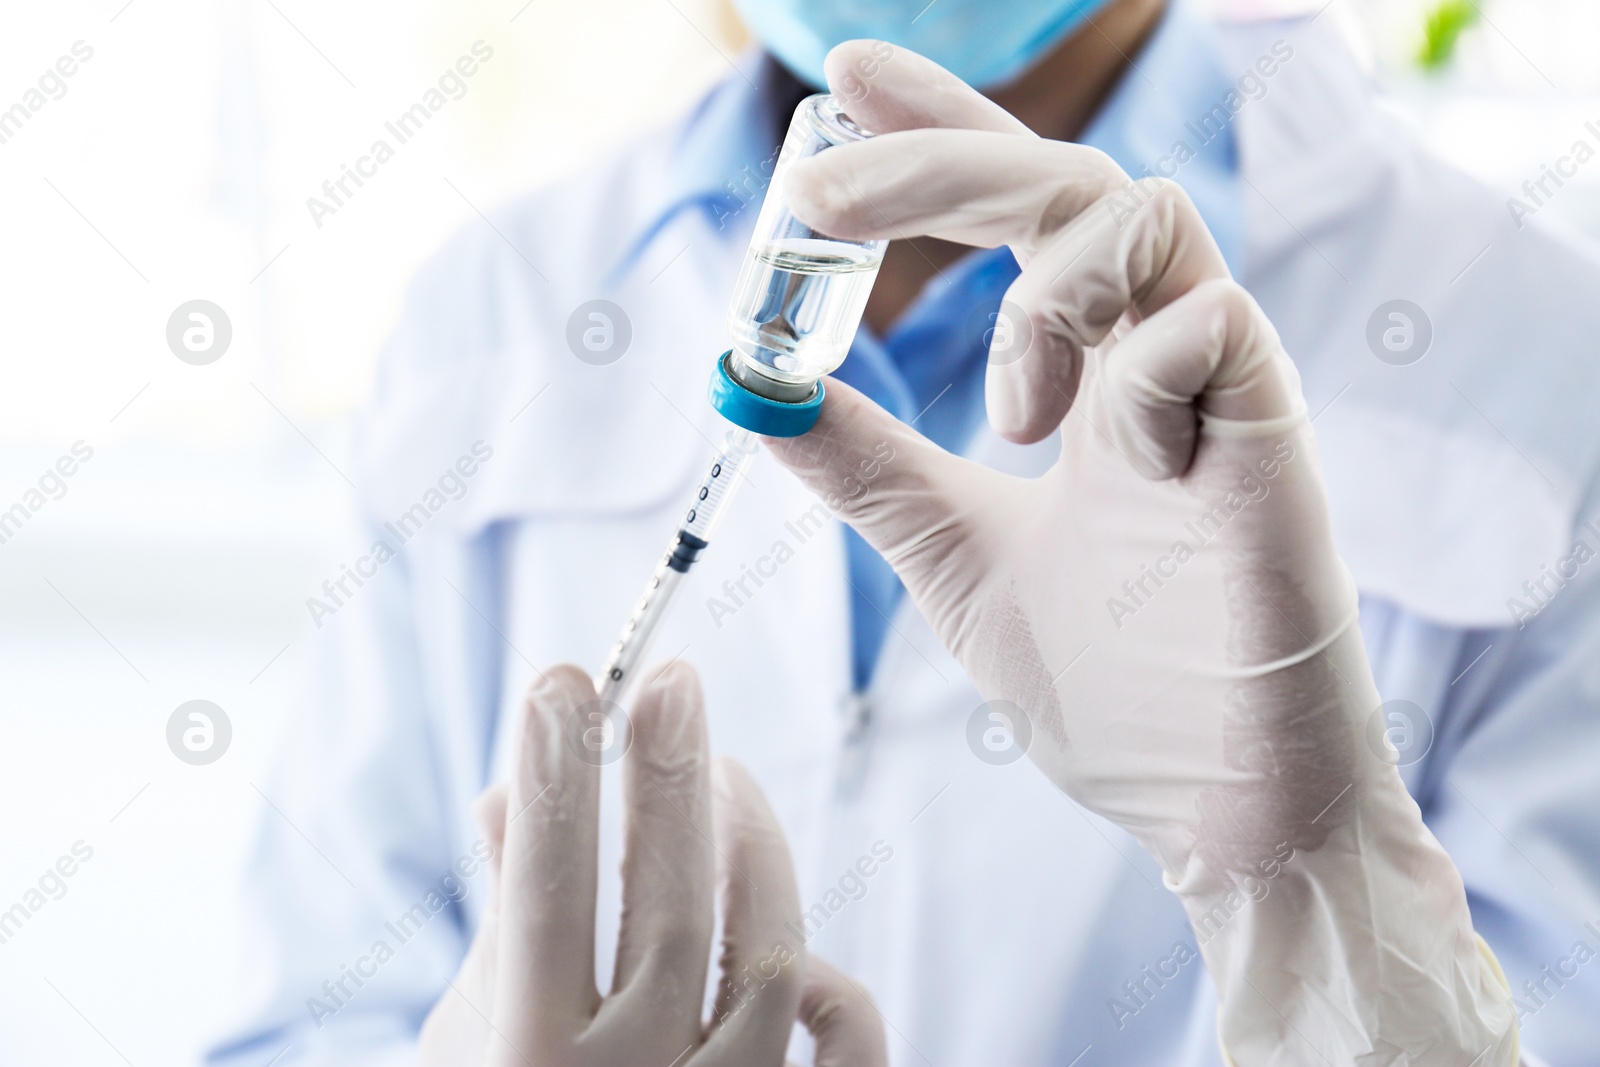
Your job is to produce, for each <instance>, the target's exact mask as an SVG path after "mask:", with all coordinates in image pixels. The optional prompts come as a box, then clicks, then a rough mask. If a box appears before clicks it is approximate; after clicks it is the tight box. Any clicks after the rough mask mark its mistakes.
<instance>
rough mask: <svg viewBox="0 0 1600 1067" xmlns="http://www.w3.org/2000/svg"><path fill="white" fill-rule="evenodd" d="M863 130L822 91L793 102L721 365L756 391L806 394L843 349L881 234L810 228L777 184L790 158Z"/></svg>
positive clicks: (873, 271)
mask: <svg viewBox="0 0 1600 1067" xmlns="http://www.w3.org/2000/svg"><path fill="white" fill-rule="evenodd" d="M871 136H872V134H870V133H868V132H866V131H865V130H863V129H861V128H860V127H859V126H857V125H856V124H855V123H853V122H851V121H850V117H849V116H848V115H846V114H845V113H844V111H843V109H842V108H841V107H840V106H839V102H838V101H837V100H835V99H834V98H833V97H832V96H829V95H828V94H827V93H818V94H817V95H815V96H809V97H807V98H806V99H805V100H802V101H801V102H800V106H799V107H797V108H795V112H794V118H793V120H791V122H790V123H789V133H788V135H787V136H786V137H785V138H784V143H783V149H782V151H780V152H779V154H778V163H777V167H776V168H775V169H774V171H773V174H772V181H771V183H770V184H769V185H768V187H767V195H766V199H765V200H764V201H763V202H762V204H761V214H760V216H759V217H758V218H757V219H756V228H755V234H754V235H753V236H752V237H751V238H750V247H749V249H748V250H747V251H746V252H745V259H744V265H743V267H742V268H741V270H740V272H739V283H738V285H737V287H736V288H735V290H734V297H733V303H732V305H731V306H730V307H729V309H728V328H729V332H730V333H731V334H732V338H733V353H732V355H731V356H729V357H728V364H727V366H728V370H729V372H730V373H731V375H732V376H733V378H734V379H735V380H736V381H738V383H739V384H740V385H742V386H744V387H745V388H746V389H749V390H750V391H751V392H753V393H756V394H757V395H759V396H762V397H765V398H767V399H769V400H777V401H782V402H785V403H795V402H801V401H805V400H807V399H808V398H810V397H811V396H812V395H813V393H814V392H815V389H816V383H817V381H818V379H820V378H821V377H822V376H823V375H824V374H827V373H828V372H830V371H832V370H834V369H835V368H836V367H838V366H839V364H841V363H843V362H844V358H845V355H846V354H847V353H848V352H849V351H850V342H851V340H852V339H854V337H855V333H856V328H857V327H858V326H860V325H861V315H862V313H863V312H864V311H865V310H866V307H867V297H868V295H869V294H870V293H871V292H872V283H873V282H874V281H875V280H876V279H877V277H878V267H879V266H880V265H881V264H882V263H883V252H884V249H885V248H887V247H888V244H889V242H888V241H887V240H873V241H846V240H840V239H839V238H836V237H830V236H829V235H827V234H824V233H819V232H817V231H816V230H813V229H812V228H811V227H809V226H807V225H806V224H805V223H803V222H801V221H800V220H799V219H797V218H795V216H794V215H793V213H791V212H790V210H789V203H788V198H787V197H786V196H785V190H784V183H785V180H786V179H787V177H788V171H789V168H790V167H791V166H792V165H793V163H794V161H795V160H797V159H806V158H809V157H811V156H814V155H816V154H817V153H818V152H825V151H827V150H828V149H829V148H832V147H834V146H835V145H841V144H848V143H850V142H852V141H862V140H865V139H867V138H868V137H871Z"/></svg>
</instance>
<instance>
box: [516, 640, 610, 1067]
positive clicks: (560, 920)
mask: <svg viewBox="0 0 1600 1067" xmlns="http://www.w3.org/2000/svg"><path fill="white" fill-rule="evenodd" d="M595 707H596V704H595V693H594V685H593V683H592V682H591V681H590V680H589V676H588V675H587V674H585V673H584V672H583V671H581V670H579V669H578V668H576V667H572V666H561V667H553V668H551V669H550V670H548V671H546V672H545V673H544V680H543V681H541V682H540V683H538V684H537V685H535V686H534V687H533V688H532V689H530V690H529V692H528V697H527V701H526V704H525V706H524V711H523V720H522V739H521V743H520V746H519V751H518V754H517V759H516V762H515V764H514V766H513V768H512V772H511V781H510V795H509V797H508V803H507V808H506V811H507V815H506V821H505V830H504V834H505V838H504V840H505V845H504V852H503V855H502V856H501V875H500V878H501V884H500V888H501V899H500V937H501V942H500V949H499V959H498V961H497V963H498V965H497V967H496V973H495V1004H494V1013H493V1018H494V1026H493V1030H494V1035H495V1036H494V1038H493V1039H492V1040H491V1042H490V1049H489V1056H488V1062H489V1063H490V1064H503V1065H506V1067H512V1065H520V1064H524V1063H526V1062H527V1061H528V1060H530V1059H532V1060H535V1061H538V1060H541V1059H558V1058H560V1057H562V1056H564V1055H566V1050H567V1048H568V1047H569V1046H570V1044H571V1043H572V1041H573V1040H574V1039H575V1038H576V1036H577V1035H578V1034H579V1033H581V1032H582V1030H583V1028H584V1027H585V1026H587V1025H588V1023H589V1020H590V1019H592V1018H593V1017H594V1013H595V1011H596V1009H597V1008H598V1007H599V1003H600V994H599V991H598V990H597V989H596V988H595V982H594V924H595V916H594V908H595V892H596V888H597V884H598V877H599V845H598V837H599V816H600V767H599V765H598V764H597V763H594V762H592V761H587V760H583V759H579V758H578V757H577V756H576V755H574V753H573V751H572V748H571V745H570V741H569V734H570V732H571V731H572V730H573V729H574V728H575V726H576V727H577V728H580V729H581V728H582V725H583V724H584V720H585V717H586V715H587V713H588V712H589V711H591V710H593V709H594V708H595Z"/></svg>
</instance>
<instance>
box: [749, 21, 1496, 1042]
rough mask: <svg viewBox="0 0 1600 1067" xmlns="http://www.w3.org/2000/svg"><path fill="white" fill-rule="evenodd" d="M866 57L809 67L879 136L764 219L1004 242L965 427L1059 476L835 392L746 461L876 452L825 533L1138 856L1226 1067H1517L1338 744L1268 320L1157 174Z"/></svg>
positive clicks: (1327, 546) (1456, 887)
mask: <svg viewBox="0 0 1600 1067" xmlns="http://www.w3.org/2000/svg"><path fill="white" fill-rule="evenodd" d="M871 47H874V42H850V43H847V44H845V45H841V46H840V47H839V48H837V49H835V50H834V52H833V53H832V54H831V56H830V57H829V60H828V71H829V78H830V84H831V85H832V86H833V87H834V91H835V92H836V93H838V94H840V95H841V97H843V98H844V99H847V100H848V101H849V103H848V105H847V110H848V111H849V113H850V115H851V117H852V118H853V119H854V120H855V121H856V122H858V123H859V124H861V125H862V126H864V127H866V128H868V129H872V130H874V131H877V132H878V134H879V136H877V137H876V138H873V139H872V140H869V141H865V142H862V143H859V144H851V145H846V146H843V147H839V148H835V149H831V150H829V151H827V152H824V153H822V154H820V155H818V156H817V157H815V158H813V159H808V160H805V161H802V162H799V163H796V164H795V165H794V167H793V169H792V170H791V171H790V173H789V178H788V183H789V184H788V186H787V189H786V192H787V195H788V198H789V202H790V204H791V206H792V207H793V210H794V211H795V213H796V214H797V215H799V216H800V217H801V218H802V219H804V220H805V221H806V222H807V223H809V224H811V225H812V226H814V227H816V228H817V229H819V230H821V231H823V232H825V233H830V234H834V235H836V236H839V237H842V238H852V239H860V238H868V237H888V238H901V237H907V236H912V235H918V234H928V235H933V236H936V237H940V238H944V239H948V240H953V241H959V242H962V243H965V244H970V245H980V246H989V247H993V246H996V245H999V244H1007V245H1009V246H1010V247H1011V248H1012V250H1013V251H1014V252H1015V253H1016V256H1017V258H1018V261H1019V262H1020V263H1021V264H1022V266H1023V271H1022V274H1021V276H1020V277H1019V278H1018V279H1017V280H1016V282H1015V283H1014V284H1013V285H1012V287H1011V289H1010V291H1009V293H1008V296H1007V302H1008V307H1007V309H1006V311H1005V313H1004V314H1005V316H1006V317H1008V318H1009V319H1010V321H1009V322H1006V321H1004V319H1002V321H1001V322H1000V323H998V324H997V329H996V335H995V339H994V341H993V344H992V346H991V350H990V365H989V368H988V372H987V383H986V391H987V400H988V411H989V419H990V422H991V423H992V424H993V425H994V426H995V428H996V429H997V430H998V431H999V432H1000V433H1002V434H1003V435H1004V436H1006V437H1007V438H1009V439H1011V440H1013V441H1017V442H1034V441H1038V440H1041V439H1043V438H1045V437H1046V436H1048V435H1049V434H1050V433H1052V432H1054V431H1055V430H1057V429H1058V428H1059V430H1060V434H1061V458H1060V461H1059V462H1058V463H1057V464H1056V465H1055V466H1054V467H1053V468H1052V469H1051V470H1050V471H1049V472H1048V473H1047V474H1046V475H1045V476H1043V477H1042V478H1039V479H1037V480H1023V479H1018V478H1014V477H1009V476H1005V475H1001V474H998V473H995V472H993V471H990V470H988V469H985V468H983V467H981V466H978V465H976V464H974V463H971V462H968V461H967V460H964V459H961V458H958V457H955V456H952V455H950V454H948V453H946V452H943V451H942V450H940V449H939V448H938V447H936V446H934V445H933V444H932V443H930V442H929V441H927V440H926V439H924V438H922V437H921V436H920V435H918V434H917V433H916V432H915V431H913V430H912V429H910V428H909V427H907V426H905V425H902V424H901V423H899V422H897V421H896V420H894V419H893V418H891V417H890V416H889V415H887V414H886V413H885V412H884V411H882V410H881V409H879V408H878V407H877V406H876V405H874V404H872V403H871V402H870V401H868V400H867V399H865V398H864V397H863V396H861V395H860V394H859V393H857V392H855V391H853V390H851V389H850V388H848V387H847V386H845V385H843V384H842V383H839V382H830V383H828V392H827V399H826V401H825V403H824V406H823V411H822V417H821V420H820V422H819V423H818V424H817V427H816V428H815V429H814V430H813V431H812V432H811V433H809V434H808V435H806V436H804V437H799V438H794V439H789V440H770V441H768V445H769V446H770V447H771V449H772V451H773V452H774V453H775V455H776V456H777V458H778V459H779V460H780V461H781V462H783V463H784V464H785V465H787V466H788V467H789V468H790V469H792V470H793V471H795V472H796V473H797V474H798V475H799V476H800V477H801V478H802V479H804V480H805V481H806V482H807V483H808V484H809V485H810V486H811V487H812V488H814V489H815V490H817V491H818V493H819V495H843V494H838V493H837V487H838V486H839V485H840V484H842V483H843V482H844V479H845V478H847V477H849V476H851V475H852V474H854V473H855V472H856V471H857V470H858V469H861V470H864V469H866V466H865V465H866V464H868V463H870V461H871V459H872V456H873V454H874V450H875V449H877V448H881V446H882V444H883V443H885V442H887V443H888V444H890V445H891V446H892V447H893V449H894V452H895V462H894V463H893V464H892V465H888V466H881V469H880V470H879V471H878V474H877V476H876V477H875V478H874V480H873V482H872V487H871V491H870V492H868V493H866V494H860V495H857V496H855V497H854V498H851V499H848V500H847V501H846V503H845V504H844V505H843V507H842V509H841V511H840V517H841V518H842V519H844V520H845V521H847V522H849V523H850V524H851V525H852V526H854V527H855V528H856V529H857V530H858V531H859V532H860V533H861V534H862V535H863V536H864V537H865V538H866V539H867V541H868V542H870V543H871V544H872V545H873V547H874V548H876V549H877V550H878V551H879V552H881V553H882V554H883V556H884V557H885V558H886V559H887V560H888V561H889V562H890V563H891V564H892V565H893V566H894V568H895V570H896V571H897V572H898V573H899V575H900V577H901V579H902V580H903V581H904V583H905V585H906V588H907V589H908V590H909V592H910V595H911V596H912V598H913V599H914V600H915V602H916V604H917V606H918V607H919V608H920V609H921V610H922V612H923V614H924V615H925V616H926V617H927V619H928V620H929V622H930V623H931V624H932V625H933V627H934V629H935V630H936V631H937V632H938V634H939V635H940V637H941V638H942V640H943V641H944V642H945V643H946V645H947V646H948V647H949V648H950V650H951V651H952V653H953V654H954V655H955V656H956V657H957V658H958V659H959V660H960V661H961V663H962V664H963V666H965V668H966V669H967V671H968V673H969V674H970V675H971V677H972V678H973V679H974V681H975V682H976V684H977V685H978V687H979V689H980V691H981V692H982V694H983V695H984V697H985V698H986V700H988V701H990V709H991V710H992V711H994V712H996V713H998V714H999V715H1000V716H1001V717H1002V718H1005V719H1008V720H1010V721H1012V722H1014V723H1015V729H1016V730H1017V731H1018V732H1023V731H1026V732H1028V733H1031V742H1030V745H1031V747H1030V749H1029V754H1030V755H1031V757H1032V758H1033V759H1034V760H1035V762H1036V763H1037V764H1038V765H1039V766H1040V767H1041V768H1042V769H1043V770H1044V772H1045V773H1046V774H1047V775H1049V777H1050V778H1051V779H1052V780H1053V781H1054V782H1055V783H1056V784H1057V785H1058V786H1059V787H1060V788H1061V789H1063V790H1064V791H1065V792H1066V793H1067V794H1069V795H1070V796H1071V797H1073V798H1074V799H1075V800H1077V801H1078V802H1080V803H1082V804H1083V805H1084V806H1085V807H1088V808H1089V809H1091V810H1093V811H1095V812H1098V813H1100V814H1101V815H1104V816H1105V817H1107V818H1109V819H1111V820H1113V821H1114V822H1116V823H1118V824H1119V825H1121V826H1122V827H1124V828H1126V829H1127V830H1128V831H1129V832H1131V833H1132V834H1134V835H1135V836H1136V837H1137V838H1138V839H1139V841H1140V842H1141V843H1142V844H1143V845H1144V846H1145V847H1146V848H1147V849H1148V850H1149V851H1150V852H1151V853H1152V854H1153V855H1154V856H1155V857H1156V859H1157V860H1158V861H1159V862H1160V864H1161V866H1162V868H1163V869H1164V871H1165V872H1166V879H1167V884H1168V886H1169V888H1171V889H1172V890H1173V891H1174V892H1175V893H1177V894H1178V895H1179V897H1180V898H1181V899H1182V901H1183V903H1184V905H1185V907H1186V908H1187V910H1188V913H1189V915H1190V918H1191V921H1192V923H1193V925H1194V927H1195V929H1196V934H1197V937H1198V938H1199V941H1200V944H1201V946H1202V952H1203V954H1204V956H1205V959H1206V961H1207V964H1208V967H1209V969H1210V972H1211V974H1212V977H1213V980H1214V982H1215V983H1216V986H1217V989H1218V993H1219V996H1220V1001H1221V1005H1220V1015H1219V1028H1220V1035H1221V1040H1222V1044H1223V1046H1224V1048H1225V1049H1226V1051H1227V1052H1228V1053H1229V1054H1230V1055H1231V1056H1232V1058H1233V1060H1234V1062H1236V1063H1238V1064H1240V1065H1251V1067H1254V1065H1260V1064H1272V1065H1291V1064H1292V1065H1297V1067H1299V1065H1305V1064H1315V1063H1324V1062H1326V1063H1329V1064H1340V1065H1343V1064H1351V1063H1362V1064H1368V1063H1370V1064H1380V1063H1382V1064H1388V1063H1406V1064H1409V1065H1410V1067H1421V1065H1435V1064H1437V1065H1440V1067H1463V1065H1466V1064H1475V1065H1483V1067H1490V1065H1492V1067H1503V1065H1505V1064H1509V1063H1514V1062H1515V1058H1516V1056H1517V1051H1516V1050H1517V1038H1516V1025H1515V1019H1514V1014H1513V1011H1512V1005H1511V997H1510V993H1509V990H1508V988H1507V986H1506V984H1505V981H1504V978H1503V977H1502V976H1501V975H1500V973H1499V969H1498V965H1497V964H1495V962H1494V960H1493V956H1492V955H1491V954H1490V953H1489V952H1488V950H1487V948H1486V947H1485V946H1483V944H1482V942H1481V941H1480V939H1479V938H1478V937H1477V936H1476V934H1475V933H1474V931H1473V927H1472V921H1471V917H1470V915H1469V914H1468V911H1467V903H1466V897H1465V892H1464V890H1463V886H1462V882H1461V879H1460V876H1459V874H1458V873H1457V871H1456V870H1455V867H1454V866H1453V865H1452V863H1451V862H1450V859H1449V857H1448V856H1447V855H1446V854H1445V853H1444V851H1443V849H1442V848H1441V847H1440V846H1439V844H1438V842H1437V841H1436V840H1435V839H1434V838H1433V836H1432V834H1431V833H1430V832H1429V831H1428V830H1427V828H1426V827H1425V826H1424V825H1423V822H1422V819H1421V816H1420V813H1419V811H1418V809H1417V806H1416V804H1415V803H1414V802H1413V801H1412V799H1411V797H1410V796H1409V795H1408V793H1407V792H1406V789H1405V787H1404V785H1403V784H1402V782H1401V780H1400V777H1399V774H1398V772H1397V770H1396V768H1395V766H1393V764H1392V762H1391V761H1390V760H1386V759H1385V758H1384V755H1385V750H1384V748H1383V745H1382V743H1381V742H1377V743H1375V744H1369V743H1368V740H1367V738H1366V737H1365V736H1364V735H1365V728H1366V725H1367V722H1368V719H1369V717H1370V716H1371V715H1372V714H1373V712H1374V710H1375V709H1377V708H1378V706H1379V703H1380V700H1379V697H1378V694H1377V691H1376V688H1375V686H1374V684H1373V681H1372V678H1371V675H1370V672H1369V670H1368V667H1367V662H1366V657H1365V652H1364V650H1363V647H1362V642H1361V636H1360V632H1359V630H1358V629H1357V626H1356V592H1355V589H1354V587H1353V584H1352V581H1351V579H1350V576H1349V574H1348V573H1347V572H1346V570H1345V568H1344V566H1343V565H1342V563H1341V561H1340V559H1339V557H1338V555H1337V553H1336V552H1335V550H1334V546H1333V543H1332V538H1331V534H1330V529H1329V522H1328V514H1327V502H1326V500H1325V497H1324V492H1323V486H1322V481H1321V477H1320V474H1319V472H1318V462H1317V455H1316V443H1315V440H1314V438H1313V435H1312V431H1311V427H1310V425H1309V423H1308V420H1307V416H1306V409H1305V404H1304V401H1303V400H1302V398H1301V395H1300V390H1299V381H1298V377H1297V375H1296V373H1295V369H1294V366H1293V364H1292V363H1291V362H1290V361H1289V359H1288V357H1287V356H1286V355H1285V353H1284V351H1283V349H1282V347H1281V345H1280V343H1279V340H1278V337H1277V335H1276V333H1275V332H1274V330H1273V328H1272V325H1271V323H1269V322H1268V321H1267V320H1266V318H1265V316H1264V315H1263V314H1262V312H1261V310H1260V308H1259V307H1257V306H1256V304H1255V302H1254V300H1252V299H1251V297H1250V296H1249V294H1248V293H1246V292H1245V290H1243V289H1242V288H1241V287H1239V286H1238V285H1236V284H1235V283H1234V282H1233V281H1232V280H1231V279H1230V278H1229V275H1228V271H1227V268H1226V266H1225V264H1224V262H1223V259H1222V256H1221V254H1220V253H1219V252H1218V249H1217V247H1216V245H1215V243H1214V241H1213V240H1212V239H1211V237H1210V235H1209V233H1208V232H1207V230H1206V228H1205V226H1204V224H1203V223H1202V221H1201V219H1200V217H1199V215H1198V214H1197V213H1196V211H1195V208H1194V206H1193V205H1192V204H1191V203H1190V201H1189V200H1188V198H1187V197H1186V196H1185V194H1184V193H1183V191H1182V189H1180V188H1179V187H1178V186H1177V185H1175V184H1173V183H1171V182H1162V181H1151V180H1147V181H1141V182H1137V183H1132V182H1130V180H1129V178H1128V176H1127V175H1125V174H1123V173H1122V172H1121V171H1120V170H1119V169H1118V168H1117V167H1116V166H1115V165H1114V164H1113V163H1112V162H1111V161H1110V160H1109V159H1108V158H1107V157H1106V156H1105V155H1103V154H1102V153H1100V152H1097V151H1095V150H1093V149H1090V148H1086V147H1082V146H1078V145H1073V144H1065V143H1060V142H1053V141H1046V140H1041V139H1039V138H1037V137H1035V136H1033V135H1032V134H1030V133H1028V132H1027V131H1026V130H1025V129H1024V128H1023V127H1022V126H1021V125H1020V124H1019V123H1018V122H1017V121H1016V120H1015V119H1013V118H1012V117H1011V116H1009V115H1007V114H1006V113H1004V112H1003V111H1001V110H1000V108H999V107H997V106H996V105H994V104H993V103H991V102H989V101H987V100H985V99H984V98H983V97H981V96H980V95H979V94H978V93H976V92H975V91H973V90H971V89H969V88H968V87H966V86H965V85H963V84H961V83H960V82H959V81H957V80H956V79H955V78H954V77H953V76H952V75H950V74H948V73H947V72H945V71H944V70H942V69H940V68H939V67H937V66H936V65H934V64H933V63H931V62H930V61H928V60H926V59H923V58H922V57H919V56H916V55H913V54H911V53H908V52H906V51H905V50H903V49H897V50H895V51H894V52H893V55H892V58H890V59H889V60H883V59H882V58H881V51H880V52H879V53H878V55H877V56H876V57H874V56H873V55H872V54H871V53H869V52H867V51H866V49H868V48H871ZM875 47H876V48H878V49H880V50H881V49H882V48H883V45H881V44H876V45H875ZM868 60H871V61H870V62H868ZM866 70H873V71H875V74H874V75H873V76H872V77H871V78H870V79H865V78H863V77H862V76H861V72H862V71H866ZM1389 752H1392V750H1389Z"/></svg>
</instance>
